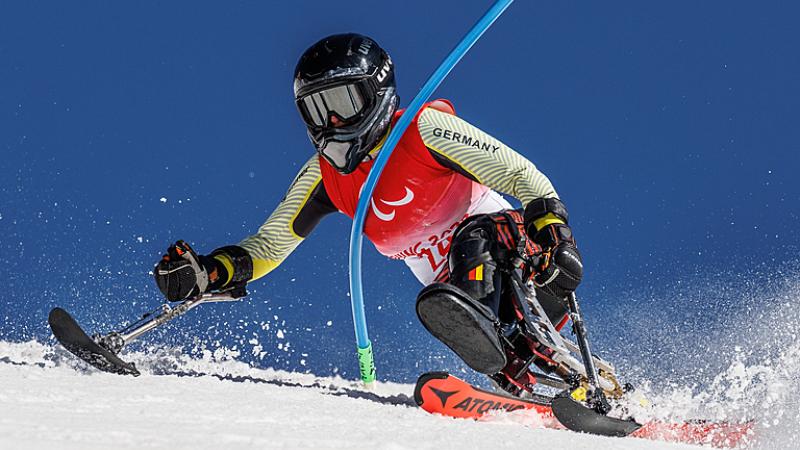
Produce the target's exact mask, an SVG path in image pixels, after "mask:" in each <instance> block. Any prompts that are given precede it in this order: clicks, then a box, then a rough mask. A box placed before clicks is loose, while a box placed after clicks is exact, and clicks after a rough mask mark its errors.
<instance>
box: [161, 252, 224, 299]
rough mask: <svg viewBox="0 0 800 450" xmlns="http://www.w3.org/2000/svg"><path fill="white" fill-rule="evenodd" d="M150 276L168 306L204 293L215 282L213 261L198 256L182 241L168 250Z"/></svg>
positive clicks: (217, 276)
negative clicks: (152, 277)
mask: <svg viewBox="0 0 800 450" xmlns="http://www.w3.org/2000/svg"><path fill="white" fill-rule="evenodd" d="M153 275H154V276H155V279H156V284H157V285H158V288H159V289H160V290H161V292H162V293H163V294H164V296H165V297H166V298H167V300H169V301H171V302H175V301H179V300H183V299H185V298H189V297H194V296H196V295H199V294H202V293H204V292H208V291H210V290H211V289H212V288H214V287H215V284H217V283H218V282H219V270H218V264H217V263H216V261H215V260H214V258H211V257H208V256H202V255H201V256H198V255H197V253H195V251H194V250H192V248H191V247H190V246H189V244H187V243H186V242H184V241H178V242H176V243H175V244H174V245H170V246H169V248H168V249H167V254H166V255H164V256H163V257H162V258H161V261H159V262H158V264H156V267H155V269H153Z"/></svg>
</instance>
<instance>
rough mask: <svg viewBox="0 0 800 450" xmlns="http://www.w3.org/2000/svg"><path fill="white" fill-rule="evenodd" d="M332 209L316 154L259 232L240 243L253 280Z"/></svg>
mask: <svg viewBox="0 0 800 450" xmlns="http://www.w3.org/2000/svg"><path fill="white" fill-rule="evenodd" d="M320 197H322V199H321V200H320ZM320 204H322V206H320ZM335 210H336V209H335V208H334V207H333V206H332V205H330V200H328V197H327V194H325V189H324V186H323V185H322V173H321V172H320V168H319V159H318V158H317V156H316V155H315V156H313V157H312V158H311V159H309V160H308V162H306V163H305V165H303V167H302V168H301V169H300V172H299V173H298V174H297V176H296V177H295V179H294V181H293V182H292V184H291V186H289V190H288V191H287V192H286V195H284V197H283V199H282V200H281V202H280V204H278V207H277V208H275V211H273V213H272V214H271V215H270V216H269V218H268V219H267V221H266V222H264V224H263V225H261V227H260V228H259V229H258V232H257V233H256V234H254V235H252V236H248V237H247V238H245V239H244V240H242V241H241V242H240V243H239V246H240V247H242V248H244V249H245V250H247V252H248V253H249V254H250V256H251V257H252V258H253V278H252V279H253V280H255V279H257V278H260V277H262V276H264V275H266V274H267V273H269V272H271V271H272V270H273V269H275V268H276V267H278V265H280V264H281V263H282V262H283V261H284V260H285V259H286V257H287V256H289V254H290V253H292V251H294V249H295V248H297V246H298V245H300V243H301V242H302V241H303V239H304V238H305V237H306V236H307V235H308V233H310V232H311V229H313V227H314V226H316V224H317V223H318V222H319V220H320V219H321V218H322V216H323V215H325V214H327V213H329V212H333V211H335Z"/></svg>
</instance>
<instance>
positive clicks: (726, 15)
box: [0, 0, 800, 379]
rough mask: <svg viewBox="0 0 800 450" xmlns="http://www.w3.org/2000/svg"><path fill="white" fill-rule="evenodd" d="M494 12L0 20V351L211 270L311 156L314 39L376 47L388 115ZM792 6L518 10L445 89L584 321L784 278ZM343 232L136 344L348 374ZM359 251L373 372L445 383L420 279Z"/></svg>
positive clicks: (347, 9) (177, 6)
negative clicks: (55, 313) (185, 245)
mask: <svg viewBox="0 0 800 450" xmlns="http://www.w3.org/2000/svg"><path fill="white" fill-rule="evenodd" d="M488 5H489V2H477V1H468V2H464V1H450V0H447V1H437V2H423V1H416V0H414V1H408V2H338V3H336V4H334V3H333V2H317V1H303V2H224V3H221V2H220V3H207V2H200V3H199V4H198V2H182V3H181V2H170V3H163V2H137V3H135V4H133V3H121V2H117V3H109V2H81V3H72V4H67V3H64V2H14V3H11V2H6V3H4V4H3V5H2V6H0V149H1V150H0V152H1V153H2V158H0V262H1V263H2V264H3V267H4V268H5V273H6V276H5V277H4V278H5V280H6V287H5V289H4V290H5V291H6V292H5V299H4V302H3V305H4V306H3V311H2V313H0V338H9V339H26V338H28V337H31V336H36V337H40V338H43V337H45V336H46V333H47V329H46V325H45V317H46V312H47V311H48V310H49V309H50V308H51V307H53V306H55V305H62V306H65V307H67V308H68V309H70V310H72V311H74V312H75V314H76V316H77V317H78V319H79V320H80V321H82V322H85V323H91V324H93V325H95V326H96V327H98V328H103V327H104V326H105V327H106V328H105V329H108V327H111V326H114V325H115V324H119V323H121V322H122V321H124V320H126V319H128V318H130V317H131V315H133V314H135V313H137V312H141V311H142V310H143V309H147V308H149V307H152V306H155V305H157V304H158V295H157V294H158V293H157V290H156V288H155V286H154V283H153V282H152V280H151V278H150V276H149V275H148V273H147V272H148V271H149V270H150V269H151V267H152V265H153V264H154V262H155V261H156V259H157V258H158V256H159V255H160V253H161V252H162V251H163V249H164V248H165V247H166V246H167V245H168V244H169V243H170V242H171V241H174V240H176V239H185V240H187V241H190V242H192V243H194V244H195V247H196V248H198V249H199V250H200V251H210V250H212V249H213V248H216V247H218V246H221V245H226V244H230V243H235V242H237V241H238V240H239V239H241V238H242V237H244V236H246V235H247V234H249V233H250V232H252V231H254V230H255V229H256V228H257V227H258V226H259V225H260V224H261V222H262V221H263V220H264V219H265V218H266V217H267V215H268V214H269V212H270V211H271V210H272V208H273V207H274V206H275V205H276V204H277V202H278V201H279V200H280V198H281V197H282V195H283V193H284V191H285V189H286V187H287V186H288V184H289V182H290V181H291V179H292V178H293V176H294V174H295V172H296V170H297V169H298V168H299V167H300V165H301V164H302V163H303V162H304V161H305V160H306V159H307V158H308V156H309V155H310V154H311V153H312V152H313V147H312V146H311V145H310V143H309V141H308V139H307V137H306V135H305V130H304V128H303V125H302V123H301V121H300V119H299V116H298V114H297V112H296V110H295V108H294V104H293V99H292V91H291V76H292V71H293V68H294V65H295V62H296V60H297V58H298V56H299V55H300V53H302V51H303V50H304V49H305V48H306V47H307V46H309V45H310V44H312V43H313V42H315V41H316V40H317V39H319V38H321V37H323V36H325V35H328V34H332V33H337V32H346V31H357V32H361V33H364V34H367V35H370V36H372V37H374V38H375V39H376V40H377V41H378V42H379V43H381V44H382V46H383V47H385V48H386V49H387V50H388V51H389V52H390V54H391V55H392V57H393V59H394V61H395V64H396V66H397V80H398V87H399V92H400V95H401V103H402V104H403V105H405V104H407V103H408V102H409V101H410V100H411V98H413V96H414V95H415V94H416V92H417V90H418V89H419V87H421V85H422V84H423V83H424V81H425V80H426V79H427V77H428V76H429V75H430V73H431V72H432V71H433V70H434V68H435V67H436V66H437V65H438V63H439V62H440V61H441V59H442V58H443V57H444V56H445V55H446V54H447V52H448V51H449V50H450V49H451V48H452V47H453V46H454V45H455V43H456V42H457V40H458V39H460V38H461V37H462V35H463V34H464V33H465V32H466V30H467V29H468V28H469V27H470V26H471V25H472V23H473V22H474V21H475V20H476V19H477V18H478V17H479V16H480V14H482V13H483V12H484V11H485V9H486V8H488ZM797 13H798V7H797V6H796V5H792V4H788V3H778V2H775V3H769V4H754V3H752V2H691V1H677V2H669V3H660V4H652V3H643V2H635V1H620V2H614V3H611V4H608V3H603V4H600V3H596V2H595V3H589V2H579V3H567V4H565V3H563V2H527V1H518V2H515V4H514V5H512V6H511V8H510V9H509V10H508V11H507V12H506V14H505V15H504V16H503V17H502V18H501V19H500V20H499V21H498V22H497V23H496V24H495V26H494V27H493V28H492V29H491V30H490V31H489V32H488V33H487V34H486V35H485V36H484V37H483V38H482V39H481V41H479V42H478V44H477V45H476V46H475V47H474V48H473V49H472V50H471V52H470V53H469V54H468V55H467V56H466V58H465V59H464V60H463V61H462V62H461V64H460V65H459V66H458V67H457V68H456V69H455V70H454V71H453V72H452V74H451V75H450V77H449V78H448V79H447V80H446V81H445V83H444V84H443V86H442V87H441V88H440V89H439V91H437V93H436V94H435V96H437V97H445V98H449V99H451V100H452V101H453V103H454V104H455V106H456V111H457V112H458V113H459V114H460V115H461V116H462V117H463V118H465V119H466V120H468V121H470V122H472V123H474V124H475V125H478V126H479V127H481V128H483V129H484V130H486V131H488V132H490V133H492V134H493V135H495V136H496V137H498V138H499V139H501V140H503V141H504V142H505V143H507V144H508V145H510V146H512V147H513V148H515V149H517V150H518V151H519V152H520V153H523V154H524V155H526V156H527V157H528V158H529V159H531V160H532V161H533V162H534V163H535V164H537V166H538V167H539V168H540V169H541V170H542V171H543V172H545V173H546V174H547V175H548V176H549V177H550V178H551V180H552V181H553V183H554V185H555V186H556V188H557V190H558V192H559V193H560V195H561V197H562V198H563V199H564V201H565V202H566V204H567V206H568V207H569V209H570V213H571V219H572V224H573V226H574V229H575V232H576V237H577V238H578V243H579V246H580V248H581V250H582V252H583V254H584V259H585V262H586V265H587V275H586V282H585V283H584V286H583V287H582V288H581V290H580V293H581V296H582V297H583V298H584V309H585V310H586V313H587V315H589V320H590V322H592V321H595V322H601V323H602V324H603V329H604V330H606V329H609V330H614V329H615V327H621V328H622V329H624V328H625V325H626V324H625V323H617V324H611V325H609V324H608V323H607V322H608V319H607V318H609V317H616V319H615V320H618V321H619V320H622V321H623V322H624V320H625V319H620V315H619V314H620V313H621V312H625V311H628V312H629V313H635V311H632V310H635V309H636V308H641V307H643V306H642V305H638V306H637V304H636V303H635V302H632V301H631V298H633V297H636V295H637V293H640V292H653V291H659V292H668V291H669V290H670V289H672V288H674V287H675V285H674V283H675V282H676V280H689V281H687V283H690V284H691V283H694V284H696V285H697V286H694V287H693V286H686V285H683V286H682V287H680V288H679V289H685V290H686V291H685V292H694V291H696V290H697V288H699V287H703V286H706V285H707V284H708V283H709V282H710V281H711V280H715V281H716V280H718V279H719V278H720V277H732V278H734V279H741V278H743V277H744V278H747V277H754V275H752V274H753V273H757V274H759V275H757V276H762V275H761V274H766V276H765V279H766V278H768V275H769V274H772V273H774V272H776V271H777V270H779V269H780V270H783V269H782V268H785V267H786V266H787V264H788V265H791V264H792V263H793V262H795V261H796V260H797V257H796V254H797V250H798V247H799V246H800V238H798V236H797V233H796V230H797V229H798V221H799V220H800V219H799V217H800V183H798V181H797V175H796V173H797V171H798V169H800V156H798V154H799V153H800V127H798V126H797V123H798V121H797V117H798V115H797V111H798V107H799V106H800V92H799V91H800V88H799V87H798V81H797V80H798V79H800V78H799V77H798V74H800V56H799V54H798V52H797V44H798V40H797V34H796V24H795V23H794V22H795V21H794V18H796V17H797ZM162 199H164V200H162ZM349 228H350V221H349V219H347V218H345V217H343V216H339V217H330V218H327V219H325V220H323V222H322V223H321V225H320V226H319V227H318V228H317V230H315V232H314V234H313V235H312V236H311V237H310V238H309V239H308V241H307V242H306V243H304V244H303V245H302V246H301V248H300V249H299V250H298V251H297V252H296V253H295V254H294V255H293V256H292V257H291V258H290V259H289V261H287V262H286V263H285V264H284V265H283V266H281V267H280V268H279V269H278V270H277V271H276V272H275V273H273V274H271V275H270V276H269V277H268V278H266V279H264V280H263V281H262V282H259V283H258V285H256V286H253V287H254V289H253V295H252V298H251V299H250V301H249V303H246V304H240V305H235V306H232V305H219V306H213V307H211V308H209V309H208V311H209V312H199V313H198V314H197V315H196V316H195V317H193V318H185V319H182V320H183V322H182V323H181V324H180V326H175V327H173V328H171V329H170V330H171V331H170V332H169V333H165V334H164V335H161V336H156V337H154V338H152V339H153V342H158V341H159V340H167V341H170V342H172V343H181V342H185V341H186V340H187V336H189V335H191V336H201V337H204V338H205V336H219V339H220V340H221V342H223V343H224V344H226V345H228V344H231V345H236V344H237V343H238V345H239V346H240V347H241V348H242V349H243V351H244V352H245V354H248V353H247V352H249V347H248V345H250V344H247V340H248V339H250V338H251V337H252V335H253V334H254V333H255V334H256V335H257V336H258V339H260V340H261V342H262V343H264V344H265V347H268V348H269V349H270V351H272V350H276V349H277V345H278V344H281V343H283V342H290V344H291V345H290V350H289V351H286V350H285V346H284V345H281V347H282V349H281V350H279V351H277V350H276V351H275V352H274V353H270V354H269V355H267V356H265V357H264V358H263V359H257V358H255V359H254V363H255V364H261V365H273V366H276V367H281V368H289V369H293V370H305V369H310V370H314V371H316V372H326V371H329V370H333V368H334V367H336V368H337V370H339V371H340V373H343V374H345V375H349V376H356V375H355V374H356V373H357V368H356V367H355V362H354V360H351V358H352V347H353V345H354V344H353V338H352V326H351V322H350V316H349V304H348V298H347V249H348V241H347V239H348V233H349ZM365 249H366V250H365V254H366V256H365V257H366V263H365V268H366V273H365V283H366V295H367V304H368V316H369V318H370V327H371V332H372V334H373V339H374V340H375V342H376V353H377V358H378V361H379V368H380V367H381V366H380V364H383V367H388V369H385V370H384V373H390V374H392V376H394V377H395V378H398V379H408V378H411V377H412V376H413V374H414V373H417V372H420V371H422V370H423V369H430V368H441V367H434V366H437V364H438V365H439V366H442V365H444V366H447V365H453V364H455V362H454V361H452V360H451V359H450V357H449V356H447V355H448V354H447V352H446V351H445V350H444V349H443V348H442V347H441V346H440V345H439V344H438V343H435V342H433V340H432V339H430V338H428V337H427V336H425V334H424V333H425V332H424V330H423V329H422V327H421V326H419V325H418V324H417V323H416V318H415V316H414V313H413V302H414V293H415V292H416V290H417V289H418V286H417V282H416V281H415V280H414V279H413V276H412V275H411V274H410V273H409V272H408V270H406V269H405V267H404V266H403V265H402V264H401V263H396V262H391V261H386V260H384V259H383V258H381V257H380V256H379V255H378V254H377V253H376V252H375V251H374V250H373V249H371V248H369V246H365ZM756 281H757V280H756ZM659 298H661V297H659ZM661 301H662V302H668V303H669V305H668V306H669V307H671V308H675V309H676V310H681V309H686V308H688V309H689V313H688V314H689V315H690V316H700V315H707V316H710V317H711V318H712V319H709V320H713V317H714V316H715V314H714V311H713V310H712V311H708V310H704V309H703V308H702V307H701V306H697V305H680V304H678V303H675V302H676V301H677V300H675V299H674V298H671V297H670V296H668V295H667V296H665V298H661ZM670 302H671V303H670ZM645 303H647V302H645ZM648 305H650V303H648ZM651 306H652V305H651ZM728 307H731V308H734V309H735V307H736V305H728ZM684 312H685V311H684ZM276 317H277V318H276ZM622 317H624V315H623V316H622ZM284 321H285V323H284ZM329 321H330V322H331V324H330V325H328V322H329ZM245 323H246V324H245ZM265 323H267V324H271V326H270V329H269V331H267V330H264V326H263V324H265ZM598 327H599V325H598ZM209 329H212V331H208V330H209ZM276 329H283V330H285V331H286V333H284V338H283V339H279V338H278V337H277V336H276V335H275V330H276ZM259 330H260V331H259ZM617 330H619V329H617ZM617 332H618V333H622V334H621V336H624V331H617ZM214 333H216V334H214ZM604 333H605V332H604ZM604 333H597V334H601V335H600V336H598V337H597V338H596V339H598V340H599V341H600V345H601V346H602V344H606V345H608V346H610V345H612V342H613V340H614V339H615V337H614V336H607V335H606V334H604ZM242 336H245V338H242ZM214 339H217V338H211V339H210V340H209V343H210V344H214V342H215V341H214ZM240 341H242V342H241V343H240ZM323 349H324V351H322V350H323ZM382 349H384V350H383V356H382ZM303 353H305V354H307V355H308V354H310V355H311V356H306V357H303V356H302V354H303ZM389 355H400V356H392V357H389ZM301 359H303V360H307V361H306V362H305V363H304V364H305V365H301V364H300V363H299V361H300V360H301ZM419 361H422V362H419ZM418 362H419V363H418Z"/></svg>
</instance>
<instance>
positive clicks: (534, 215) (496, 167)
mask: <svg viewBox="0 0 800 450" xmlns="http://www.w3.org/2000/svg"><path fill="white" fill-rule="evenodd" d="M417 123H418V128H419V133H420V136H421V137H422V141H423V142H424V143H425V146H426V147H427V148H428V149H429V150H430V152H431V154H432V155H433V157H434V159H436V160H437V161H438V162H439V164H441V165H442V166H444V167H447V168H450V169H452V170H455V171H456V172H458V173H460V174H462V175H464V176H466V177H468V178H471V179H472V180H475V181H476V182H478V183H481V184H483V185H485V186H488V187H489V188H491V189H494V190H496V191H499V192H502V193H504V194H509V195H512V196H514V197H516V198H517V199H518V200H519V201H521V202H522V204H523V206H524V207H525V213H524V219H525V230H526V232H527V234H528V236H530V237H531V238H532V239H533V240H534V242H536V243H538V244H540V245H542V247H543V248H545V249H546V250H547V253H548V255H549V256H548V258H546V259H545V261H544V262H543V264H542V266H541V267H540V268H539V273H538V275H537V277H536V278H535V279H534V283H536V285H537V286H538V287H539V288H542V289H544V290H545V291H547V292H548V293H551V294H553V295H556V296H557V297H561V298H563V297H565V296H566V295H567V294H569V293H570V292H573V291H574V290H575V288H576V287H577V286H578V284H579V283H580V281H581V278H582V276H583V265H582V263H581V256H580V253H578V249H577V248H576V246H575V240H574V239H573V237H572V230H571V229H570V228H569V226H568V225H567V222H568V220H569V218H568V214H567V210H566V207H564V205H563V204H562V203H561V201H560V200H559V198H558V194H556V191H555V189H554V188H553V184H552V183H551V182H550V180H549V179H548V178H547V176H545V175H544V174H543V173H542V172H540V171H539V170H538V169H537V168H536V166H534V165H533V163H532V162H530V161H528V160H527V159H526V158H525V157H523V156H522V155H520V154H519V153H517V152H515V151H514V150H512V149H511V148H510V147H508V146H506V145H505V144H503V143H502V142H500V141H498V140H497V139H495V138H494V137H492V136H490V135H489V134H487V133H485V132H483V131H482V130H480V129H478V128H477V127H475V126H473V125H471V124H469V123H467V122H466V121H465V120H463V119H460V118H458V117H456V116H455V115H452V114H448V113H445V112H442V111H439V110H437V109H435V108H427V109H425V110H424V111H423V112H422V113H421V114H420V116H419V119H418V122H417Z"/></svg>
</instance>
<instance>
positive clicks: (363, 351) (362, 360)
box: [358, 341, 375, 384]
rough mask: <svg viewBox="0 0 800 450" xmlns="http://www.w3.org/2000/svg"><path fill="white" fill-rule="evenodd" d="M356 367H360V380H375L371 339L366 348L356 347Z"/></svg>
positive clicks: (368, 381)
mask: <svg viewBox="0 0 800 450" xmlns="http://www.w3.org/2000/svg"><path fill="white" fill-rule="evenodd" d="M358 367H359V369H361V381H363V382H364V383H365V384H367V383H372V382H374V381H375V356H374V355H373V354H372V341H370V342H369V343H367V347H366V348H361V347H358Z"/></svg>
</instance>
